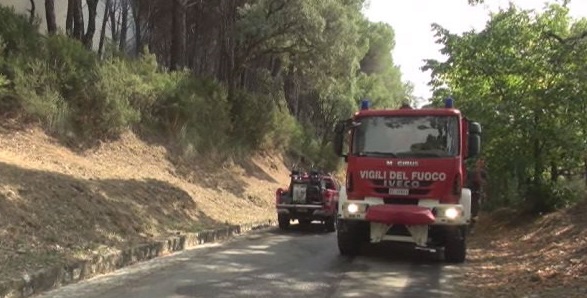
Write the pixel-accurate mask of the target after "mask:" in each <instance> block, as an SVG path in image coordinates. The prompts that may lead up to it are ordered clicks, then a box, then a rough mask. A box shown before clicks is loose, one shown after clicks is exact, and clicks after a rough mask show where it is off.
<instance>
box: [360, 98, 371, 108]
mask: <svg viewBox="0 0 587 298" xmlns="http://www.w3.org/2000/svg"><path fill="white" fill-rule="evenodd" d="M369 105H370V104H369V100H368V99H363V100H361V110H368V109H369Z"/></svg>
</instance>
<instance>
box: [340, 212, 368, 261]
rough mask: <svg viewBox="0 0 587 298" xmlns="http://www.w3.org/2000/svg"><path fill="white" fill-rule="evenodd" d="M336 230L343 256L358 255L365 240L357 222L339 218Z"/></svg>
mask: <svg viewBox="0 0 587 298" xmlns="http://www.w3.org/2000/svg"><path fill="white" fill-rule="evenodd" d="M336 232H337V233H336V238H337V241H338V250H339V251H340V254H341V255H343V256H356V255H358V254H359V252H360V250H361V244H362V242H363V241H362V235H361V233H360V232H361V230H360V228H359V227H358V226H357V225H356V224H353V223H349V222H347V221H345V220H340V219H339V220H338V228H337V229H336Z"/></svg>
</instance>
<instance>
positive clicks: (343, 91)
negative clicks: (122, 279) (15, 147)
mask: <svg viewBox="0 0 587 298" xmlns="http://www.w3.org/2000/svg"><path fill="white" fill-rule="evenodd" d="M363 4H364V1H363V0H349V1H336V0H325V1H311V0H301V1H286V0H267V1H265V0H261V1H250V2H246V1H245V4H244V5H242V6H241V7H239V8H238V9H237V13H236V16H235V20H234V23H231V26H233V28H234V30H228V31H231V32H230V33H226V34H225V35H226V36H227V38H228V36H230V42H229V43H230V44H231V45H225V46H228V47H233V49H232V50H228V52H231V53H230V54H229V56H231V57H225V56H223V55H224V54H225V53H224V52H223V53H222V54H221V55H217V57H220V58H221V59H223V61H221V63H218V61H216V62H210V65H215V64H217V63H218V64H221V65H220V67H218V68H222V69H223V71H219V73H220V74H218V75H216V78H218V80H219V81H216V80H214V79H209V78H202V77H197V76H195V75H193V73H192V72H188V71H185V72H184V71H178V72H166V71H165V70H163V68H160V67H159V64H158V62H157V61H159V62H161V61H165V60H167V59H168V57H155V55H152V54H149V53H143V54H142V55H141V56H140V58H139V59H135V60H131V59H128V57H125V55H124V53H122V52H119V51H118V50H117V49H116V47H115V45H114V43H111V42H110V41H108V40H106V41H105V45H106V49H105V52H104V54H103V55H102V60H100V59H98V57H97V56H96V55H95V53H92V52H89V51H87V50H86V49H85V48H84V47H83V45H82V44H81V43H80V42H78V41H75V40H73V39H70V38H68V37H66V36H63V35H55V36H50V37H47V38H45V37H41V36H40V35H39V34H38V33H37V31H38V24H29V22H28V18H27V17H26V16H20V15H16V14H14V12H13V11H11V10H9V9H5V8H2V7H0V50H2V55H0V97H1V96H3V94H10V95H11V96H10V98H11V99H13V100H12V101H10V104H11V105H13V106H14V107H15V108H17V109H20V111H21V112H22V114H23V115H24V116H26V117H27V118H29V119H31V120H35V121H39V122H41V123H43V124H44V125H45V126H46V128H47V129H48V130H49V131H51V132H52V133H55V134H57V135H59V136H62V137H67V138H68V139H69V140H70V141H75V140H76V139H78V138H79V139H83V140H94V139H96V138H98V139H108V138H115V137H117V136H118V135H119V134H120V133H121V132H123V131H124V130H126V129H129V128H137V129H139V130H142V131H145V128H149V129H153V128H154V129H157V130H164V131H165V133H166V135H168V136H170V137H171V138H173V139H175V140H176V141H177V142H178V143H179V144H180V145H181V148H182V149H183V150H184V153H185V154H187V155H190V154H194V153H211V152H218V151H223V152H225V153H227V152H230V153H227V154H237V153H238V154H246V153H249V152H250V151H252V150H257V149H260V148H263V149H277V150H288V151H291V152H293V153H294V154H296V155H298V156H304V157H305V159H306V161H307V163H313V164H315V165H317V166H319V167H322V168H324V169H328V170H335V168H336V167H337V166H338V165H339V164H340V162H339V159H338V158H337V157H336V156H334V154H333V152H332V150H331V142H330V140H331V139H332V133H333V126H334V124H335V123H336V122H337V121H338V120H340V119H343V118H346V117H349V116H350V115H351V114H352V112H353V111H354V110H355V109H356V106H357V103H358V101H359V100H360V99H361V98H363V97H369V98H372V99H373V100H374V102H375V104H376V105H377V106H378V107H389V106H394V105H397V103H399V101H401V100H404V99H405V98H406V96H409V90H410V88H409V86H407V85H406V84H404V83H402V81H401V74H400V71H399V68H397V67H396V66H395V65H394V63H393V60H392V57H391V53H390V52H391V51H392V50H393V47H394V33H393V30H392V28H391V27H389V26H388V25H385V24H381V23H377V24H374V23H371V22H369V21H367V20H366V18H365V16H364V15H363V14H362V13H361V9H362V6H363ZM212 6H213V5H212ZM227 9H228V8H227ZM226 13H230V12H226ZM223 34H224V33H223ZM211 40H214V38H212V39H211ZM210 44H214V42H211V43H210ZM198 46H201V47H206V46H207V45H206V44H202V45H198ZM151 48H153V47H151ZM156 50H157V49H156ZM200 50H201V51H203V52H210V51H219V49H218V48H217V46H216V45H214V46H213V48H205V49H200ZM200 50H199V51H200ZM211 57H212V56H211ZM215 57H216V56H215ZM225 60H226V61H225ZM228 60H229V61H228ZM225 62H227V63H225ZM207 63H208V62H207ZM224 64H228V65H230V66H229V67H225V66H226V65H224ZM205 67H207V68H210V66H205ZM215 67H216V66H214V67H213V68H215ZM194 72H195V73H201V71H200V72H198V71H194ZM212 77H214V76H212ZM3 103H4V101H3Z"/></svg>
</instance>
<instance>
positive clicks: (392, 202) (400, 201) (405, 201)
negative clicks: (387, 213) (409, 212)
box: [383, 198, 418, 205]
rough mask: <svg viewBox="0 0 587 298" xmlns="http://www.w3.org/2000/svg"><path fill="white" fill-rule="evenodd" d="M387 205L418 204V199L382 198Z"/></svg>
mask: <svg viewBox="0 0 587 298" xmlns="http://www.w3.org/2000/svg"><path fill="white" fill-rule="evenodd" d="M383 202H384V203H385V204H387V205H418V200H416V199H407V198H383Z"/></svg>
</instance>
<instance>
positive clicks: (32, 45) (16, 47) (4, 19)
mask: <svg viewBox="0 0 587 298" xmlns="http://www.w3.org/2000/svg"><path fill="white" fill-rule="evenodd" d="M38 29H39V21H38V20H35V22H33V23H32V24H31V23H30V22H29V19H28V16H25V15H23V14H17V13H16V12H15V11H14V8H13V7H6V6H2V5H0V39H1V40H2V44H3V45H4V46H3V48H2V52H1V53H0V55H1V56H4V57H11V56H14V55H26V56H28V57H37V56H38V54H39V53H40V52H39V49H40V48H41V44H42V40H41V38H40V34H39V30H38Z"/></svg>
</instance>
